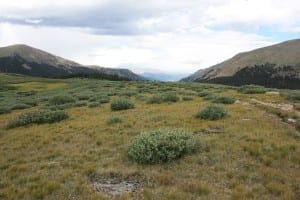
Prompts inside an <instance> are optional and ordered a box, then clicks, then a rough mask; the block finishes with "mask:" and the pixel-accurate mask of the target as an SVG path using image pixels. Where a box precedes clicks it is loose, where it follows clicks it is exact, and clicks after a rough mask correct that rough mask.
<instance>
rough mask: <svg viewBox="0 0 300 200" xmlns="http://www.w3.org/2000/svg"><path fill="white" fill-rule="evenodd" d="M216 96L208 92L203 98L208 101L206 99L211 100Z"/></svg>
mask: <svg viewBox="0 0 300 200" xmlns="http://www.w3.org/2000/svg"><path fill="white" fill-rule="evenodd" d="M215 98H216V97H215V96H214V95H213V94H209V95H206V96H204V97H203V100H205V101H208V100H213V99H215Z"/></svg>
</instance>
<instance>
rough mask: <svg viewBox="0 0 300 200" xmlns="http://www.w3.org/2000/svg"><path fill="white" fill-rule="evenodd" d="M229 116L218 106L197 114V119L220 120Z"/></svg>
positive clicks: (206, 108) (209, 107) (211, 106)
mask: <svg viewBox="0 0 300 200" xmlns="http://www.w3.org/2000/svg"><path fill="white" fill-rule="evenodd" d="M226 115H227V111H226V110H225V109H224V108H222V107H220V106H217V105H209V106H207V107H205V108H203V109H202V110H200V111H199V112H198V113H197V114H196V118H199V119H206V120H218V119H221V118H223V117H225V116H226Z"/></svg>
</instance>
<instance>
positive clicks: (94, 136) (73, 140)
mask: <svg viewBox="0 0 300 200" xmlns="http://www.w3.org/2000/svg"><path fill="white" fill-rule="evenodd" d="M16 86H17V87H20V89H21V90H31V89H34V90H49V89H56V88H61V87H64V86H65V85H64V83H57V84H56V83H42V84H40V83H39V82H29V83H22V84H16ZM224 94H226V95H228V96H233V97H235V98H236V99H239V100H241V101H247V102H250V98H253V97H254V98H257V99H259V100H264V101H270V102H271V101H276V102H281V101H282V102H284V101H286V100H284V99H283V98H282V97H280V96H273V95H265V94H259V95H243V94H239V93H237V92H235V91H234V90H229V91H227V92H224ZM132 101H134V103H135V108H134V109H130V110H125V111H118V112H112V111H111V110H110V107H109V104H103V105H101V106H100V107H96V108H87V107H79V108H70V109H67V110H66V111H67V113H68V114H69V115H70V118H69V119H67V120H65V121H62V122H60V123H55V124H45V125H30V126H25V127H20V128H15V129H11V130H4V129H3V128H4V125H5V123H6V122H7V121H9V120H10V119H12V118H13V117H14V116H16V115H17V114H18V113H21V112H24V111H14V112H13V113H10V114H5V115H0V124H1V130H0V155H1V156H0V176H1V179H0V199H68V198H74V199H111V198H112V197H111V196H108V195H107V194H104V193H100V192H97V191H95V190H94V189H93V187H92V186H91V183H90V182H89V180H88V177H87V175H88V174H89V173H90V172H92V171H93V172H97V173H103V172H111V171H112V172H120V173H129V172H140V173H141V174H143V175H145V176H147V177H149V178H150V179H151V180H152V182H153V186H152V187H145V188H143V189H142V190H140V191H139V192H138V198H139V199H199V198H206V199H253V198H254V199H276V198H278V199H297V198H299V196H298V195H299V185H300V170H299V164H300V156H299V155H300V144H299V140H296V139H294V138H291V137H289V136H288V135H287V134H286V132H287V131H288V130H291V131H294V127H292V126H290V125H288V124H285V123H282V122H281V121H280V120H279V119H278V118H277V117H275V116H274V115H270V114H268V113H266V111H265V110H263V109H260V108H258V107H255V106H253V105H241V104H232V105H224V108H226V109H227V110H228V113H229V116H227V117H226V118H224V119H222V120H218V121H205V120H199V119H196V118H195V117H194V115H195V114H196V113H197V111H198V110H199V109H200V108H203V107H204V106H205V105H208V104H209V103H210V102H209V101H203V100H202V98H200V97H194V100H192V101H179V102H177V103H172V104H166V103H163V104H146V103H145V102H141V101H138V100H135V98H134V97H132ZM115 115H118V116H121V117H122V118H123V122H122V123H119V124H113V125H108V124H107V123H106V120H107V119H108V118H110V117H112V116H115ZM161 127H179V128H187V129H190V130H191V131H193V132H194V133H195V135H196V138H197V140H198V141H199V143H200V148H199V150H198V151H197V152H196V153H194V154H190V155H187V156H185V157H183V158H182V159H180V160H177V161H173V162H171V163H168V164H162V165H139V164H136V163H134V162H132V161H130V160H128V158H127V157H126V148H127V145H128V144H129V143H130V142H131V141H132V139H133V138H134V136H136V135H138V134H139V133H140V132H141V131H145V130H152V129H156V128H161ZM204 129H206V130H210V129H218V130H221V132H220V133H216V134H204V133H203V130H204ZM115 199H130V196H129V195H128V194H124V195H123V196H121V197H115Z"/></svg>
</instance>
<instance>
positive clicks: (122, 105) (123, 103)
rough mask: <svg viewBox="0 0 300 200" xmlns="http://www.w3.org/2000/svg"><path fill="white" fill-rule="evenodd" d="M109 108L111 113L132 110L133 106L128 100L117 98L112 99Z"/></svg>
mask: <svg viewBox="0 0 300 200" xmlns="http://www.w3.org/2000/svg"><path fill="white" fill-rule="evenodd" d="M110 108H111V110H113V111H117V110H127V109H131V108H134V104H133V103H132V102H131V101H130V100H129V99H125V98H118V99H114V100H113V101H112V102H111V104H110Z"/></svg>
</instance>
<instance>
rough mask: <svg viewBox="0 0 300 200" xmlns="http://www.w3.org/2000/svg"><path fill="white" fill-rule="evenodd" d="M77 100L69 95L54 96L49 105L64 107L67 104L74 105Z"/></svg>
mask: <svg viewBox="0 0 300 200" xmlns="http://www.w3.org/2000/svg"><path fill="white" fill-rule="evenodd" d="M74 102H75V99H74V98H73V97H71V96H68V95H64V96H62V95H60V96H54V97H52V98H50V99H49V104H50V105H62V104H66V103H74Z"/></svg>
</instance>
